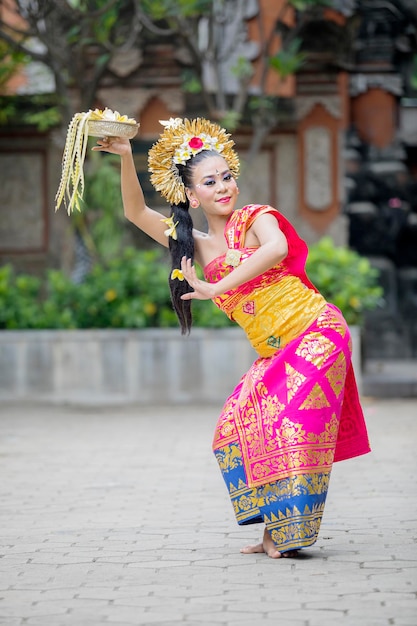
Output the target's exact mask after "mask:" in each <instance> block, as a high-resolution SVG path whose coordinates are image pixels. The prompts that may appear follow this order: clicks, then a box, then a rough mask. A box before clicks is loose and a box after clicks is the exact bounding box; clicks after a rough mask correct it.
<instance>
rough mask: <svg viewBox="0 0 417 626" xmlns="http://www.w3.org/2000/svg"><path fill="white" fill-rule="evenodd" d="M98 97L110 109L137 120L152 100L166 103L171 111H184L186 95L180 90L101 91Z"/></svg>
mask: <svg viewBox="0 0 417 626" xmlns="http://www.w3.org/2000/svg"><path fill="white" fill-rule="evenodd" d="M98 97H99V98H100V100H101V101H102V102H103V104H104V105H105V106H107V107H109V109H113V110H116V111H119V113H122V114H123V115H128V116H129V117H133V118H136V117H138V115H139V114H140V113H141V111H143V109H144V108H145V106H146V105H147V104H148V102H149V100H151V98H154V97H157V98H159V99H160V100H161V101H162V102H164V103H165V104H166V106H167V109H168V110H169V111H172V113H179V114H181V113H182V112H183V111H184V94H183V92H182V91H181V90H180V89H162V88H160V89H124V90H121V89H100V91H99V92H98Z"/></svg>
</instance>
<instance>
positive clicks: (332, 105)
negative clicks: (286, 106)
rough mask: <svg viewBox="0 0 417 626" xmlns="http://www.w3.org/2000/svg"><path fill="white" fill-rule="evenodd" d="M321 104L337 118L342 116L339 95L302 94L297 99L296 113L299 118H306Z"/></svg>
mask: <svg viewBox="0 0 417 626" xmlns="http://www.w3.org/2000/svg"><path fill="white" fill-rule="evenodd" d="M316 104H321V105H322V106H323V107H324V108H325V109H326V111H327V112H328V113H330V115H331V116H332V117H334V118H336V119H340V118H341V116H342V104H341V101H340V97H339V96H325V95H320V94H317V95H314V96H302V97H299V98H296V99H295V114H296V117H297V120H302V119H304V118H305V117H306V116H307V115H308V114H309V113H310V112H311V111H312V110H313V108H314V107H315V106H316Z"/></svg>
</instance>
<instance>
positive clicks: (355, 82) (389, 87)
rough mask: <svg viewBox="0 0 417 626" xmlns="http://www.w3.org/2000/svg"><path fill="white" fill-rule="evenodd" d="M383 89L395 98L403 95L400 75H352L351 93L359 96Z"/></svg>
mask: <svg viewBox="0 0 417 626" xmlns="http://www.w3.org/2000/svg"><path fill="white" fill-rule="evenodd" d="M375 88H379V89H383V90H384V91H387V92H388V93H392V94H394V95H395V96H401V95H402V94H403V80H402V77H401V76H400V75H399V74H383V73H381V74H352V75H351V77H350V86H349V93H350V95H351V96H353V97H355V96H359V95H360V94H362V93H365V92H367V91H368V90H369V89H375Z"/></svg>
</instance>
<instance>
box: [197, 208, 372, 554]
mask: <svg viewBox="0 0 417 626" xmlns="http://www.w3.org/2000/svg"><path fill="white" fill-rule="evenodd" d="M265 212H268V213H272V214H273V215H275V216H276V218H277V220H278V222H279V226H280V228H281V230H282V231H283V232H284V234H285V235H286V237H287V240H288V244H289V253H288V256H287V258H286V259H285V261H284V262H282V263H280V264H279V265H277V266H276V267H275V268H272V269H271V270H268V272H265V274H263V275H262V276H260V277H258V278H256V279H254V280H252V281H250V282H249V283H246V284H244V285H242V286H241V287H240V288H238V289H234V290H231V291H230V292H228V293H226V294H223V295H222V296H220V297H219V298H216V300H215V302H216V304H217V305H218V306H219V307H220V308H222V309H223V310H224V311H225V312H226V313H227V314H228V315H229V317H231V318H232V319H234V320H235V321H237V323H239V324H240V325H241V326H242V327H243V328H244V330H245V331H246V333H247V336H248V338H249V340H250V341H251V343H252V345H253V346H254V348H255V349H256V350H257V352H258V353H259V355H260V356H259V358H258V359H257V360H256V361H255V362H254V364H253V365H252V367H251V368H250V369H249V371H248V372H247V373H246V374H245V375H244V376H243V378H242V379H241V381H240V383H239V384H238V386H237V387H236V389H235V390H234V392H233V393H232V394H231V395H230V397H229V398H228V399H227V401H226V403H225V405H224V408H223V411H222V413H221V415H220V417H219V420H218V423H217V427H216V431H215V435H214V441H213V449H214V452H215V454H216V458H217V460H218V462H219V465H220V468H221V470H222V473H223V477H224V479H225V482H226V485H227V487H228V490H229V494H230V497H231V500H232V504H233V507H234V510H235V514H236V517H237V521H238V523H239V524H248V523H255V522H260V521H264V522H265V523H266V525H267V528H268V529H269V530H270V533H271V536H272V538H273V540H274V542H275V544H276V545H277V548H278V550H280V551H286V550H291V549H296V548H300V547H305V546H309V545H311V544H312V543H314V542H315V541H316V539H317V534H318V531H319V527H320V522H321V518H322V515H323V510H324V503H325V499H326V494H327V487H328V481H329V477H330V472H331V468H332V464H333V461H335V460H342V459H346V458H351V457H354V456H357V455H360V454H365V453H366V452H369V442H368V437H367V432H366V426H365V422H364V418H363V413H362V409H361V406H360V402H359V397H358V393H357V387H356V382H355V378H354V373H353V369H352V365H351V340H350V334H349V329H348V327H347V324H346V322H345V320H344V318H343V316H342V314H341V313H340V311H339V310H338V309H337V308H336V307H334V306H333V305H331V304H328V303H326V301H325V300H324V299H323V297H322V296H321V295H320V294H319V293H318V292H317V290H316V289H315V288H314V286H313V285H312V284H311V283H310V281H309V280H308V278H307V276H306V274H305V270H304V267H305V259H306V256H307V247H306V245H305V243H304V242H303V241H302V240H301V239H300V238H299V237H298V235H297V234H296V232H295V231H294V229H293V227H292V226H291V225H290V224H289V222H288V221H287V220H286V219H285V218H284V217H283V216H282V215H281V214H280V213H279V212H278V211H276V210H274V209H272V208H271V207H268V206H257V205H250V206H248V207H245V208H244V209H241V210H240V211H235V212H234V213H233V214H232V216H231V218H230V219H229V221H228V224H227V226H226V229H225V236H226V239H227V242H228V247H229V249H231V250H234V251H235V252H234V253H232V254H229V253H228V254H227V255H222V256H221V257H219V258H218V259H215V260H214V261H213V262H212V263H210V264H209V265H208V266H207V267H206V268H205V276H206V279H207V280H209V281H211V282H215V281H217V280H219V279H220V278H221V277H222V276H224V275H225V274H227V273H228V272H229V271H231V270H232V267H231V266H230V265H229V262H232V263H233V265H236V263H237V262H244V261H245V259H246V258H248V257H249V256H250V255H251V254H252V253H253V252H254V249H253V248H245V247H244V237H245V233H246V230H247V229H248V228H249V227H250V225H251V224H252V223H253V220H254V219H256V217H258V216H259V215H261V214H262V213H265Z"/></svg>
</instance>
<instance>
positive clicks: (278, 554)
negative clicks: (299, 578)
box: [268, 550, 283, 559]
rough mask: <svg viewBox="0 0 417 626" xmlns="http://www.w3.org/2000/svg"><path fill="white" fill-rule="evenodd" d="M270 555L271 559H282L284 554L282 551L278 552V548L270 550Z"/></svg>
mask: <svg viewBox="0 0 417 626" xmlns="http://www.w3.org/2000/svg"><path fill="white" fill-rule="evenodd" d="M268 556H269V558H270V559H280V558H281V557H282V556H283V555H282V554H281V552H278V550H270V552H268Z"/></svg>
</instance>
